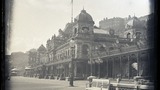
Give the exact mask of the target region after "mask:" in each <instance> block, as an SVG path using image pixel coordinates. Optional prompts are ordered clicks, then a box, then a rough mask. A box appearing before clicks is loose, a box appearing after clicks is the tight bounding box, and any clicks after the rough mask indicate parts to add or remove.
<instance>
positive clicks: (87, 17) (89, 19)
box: [75, 9, 94, 24]
mask: <svg viewBox="0 0 160 90" xmlns="http://www.w3.org/2000/svg"><path fill="white" fill-rule="evenodd" d="M75 21H78V22H92V23H93V24H94V21H93V19H92V17H91V15H90V14H88V13H87V12H86V10H84V9H83V10H82V11H81V13H80V14H79V15H78V16H77V17H76V18H75Z"/></svg>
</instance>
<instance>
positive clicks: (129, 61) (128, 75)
mask: <svg viewBox="0 0 160 90" xmlns="http://www.w3.org/2000/svg"><path fill="white" fill-rule="evenodd" d="M128 79H130V61H129V55H128Z"/></svg>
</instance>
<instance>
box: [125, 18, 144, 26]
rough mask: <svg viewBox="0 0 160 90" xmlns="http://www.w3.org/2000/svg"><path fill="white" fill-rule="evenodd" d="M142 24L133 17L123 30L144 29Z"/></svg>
mask: <svg viewBox="0 0 160 90" xmlns="http://www.w3.org/2000/svg"><path fill="white" fill-rule="evenodd" d="M144 27H145V26H144V23H142V22H141V21H140V20H139V19H138V18H137V17H133V18H132V19H131V20H129V21H128V23H127V24H126V26H125V28H126V29H129V28H144Z"/></svg>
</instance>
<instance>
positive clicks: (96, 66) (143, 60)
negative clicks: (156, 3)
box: [29, 10, 152, 79]
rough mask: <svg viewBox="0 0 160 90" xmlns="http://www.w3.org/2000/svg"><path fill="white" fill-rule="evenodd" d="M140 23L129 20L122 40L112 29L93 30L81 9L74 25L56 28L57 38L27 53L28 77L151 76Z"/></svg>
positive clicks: (92, 23) (92, 22)
mask: <svg viewBox="0 0 160 90" xmlns="http://www.w3.org/2000/svg"><path fill="white" fill-rule="evenodd" d="M122 21H123V20H122ZM139 23H141V22H140V21H139V20H138V19H137V18H136V17H135V18H133V19H131V20H130V21H128V23H127V24H126V27H125V29H124V32H123V34H124V37H120V36H119V35H117V34H115V32H116V31H114V30H113V29H110V30H108V31H107V30H104V29H103V28H101V27H100V28H97V27H94V21H93V18H92V16H91V15H90V14H88V13H87V12H86V10H82V11H81V12H80V14H79V15H78V16H77V17H76V18H75V19H74V22H73V23H68V24H67V25H66V27H65V29H64V30H61V29H59V35H57V36H56V35H53V36H52V38H51V39H48V40H47V44H46V47H44V46H43V45H41V46H40V47H39V48H38V49H37V50H34V51H32V52H30V53H32V54H30V56H29V58H30V59H29V60H30V61H29V64H30V66H31V68H32V71H33V72H32V73H31V74H32V76H35V77H36V76H38V77H41V78H49V77H51V76H52V77H54V78H57V77H61V78H63V79H64V78H65V77H69V76H70V74H71V71H73V74H74V78H75V79H86V78H87V77H88V76H90V75H94V76H97V77H99V78H117V77H121V78H127V79H131V78H133V77H134V76H137V75H140V76H150V74H151V73H152V71H151V69H150V63H148V62H151V61H150V60H151V58H150V54H151V53H152V47H151V46H149V45H148V43H145V42H146V38H140V37H145V34H143V33H144V32H145V30H146V29H145V28H143V25H140V24H139ZM137 32H141V34H137ZM128 33H130V35H129V34H128ZM134 35H137V36H136V37H134ZM125 36H126V37H125ZM131 36H133V37H131ZM138 42H141V43H140V44H137V43H138ZM33 53H34V54H33ZM72 62H73V68H72Z"/></svg>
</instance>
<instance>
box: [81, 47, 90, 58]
mask: <svg viewBox="0 0 160 90" xmlns="http://www.w3.org/2000/svg"><path fill="white" fill-rule="evenodd" d="M88 53H89V47H88V45H83V46H82V55H83V56H88Z"/></svg>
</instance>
